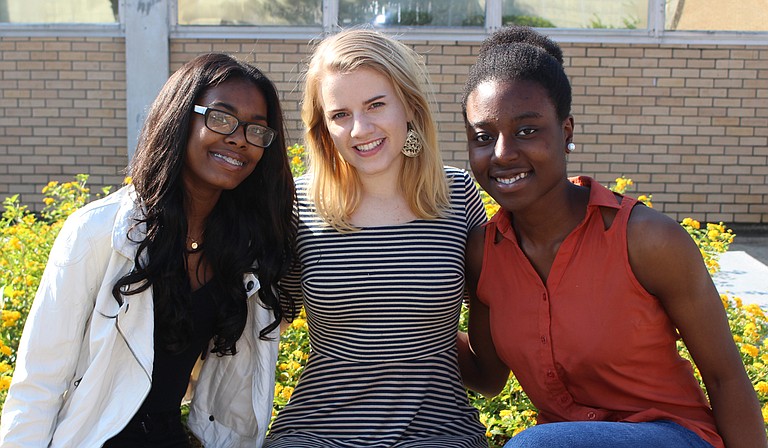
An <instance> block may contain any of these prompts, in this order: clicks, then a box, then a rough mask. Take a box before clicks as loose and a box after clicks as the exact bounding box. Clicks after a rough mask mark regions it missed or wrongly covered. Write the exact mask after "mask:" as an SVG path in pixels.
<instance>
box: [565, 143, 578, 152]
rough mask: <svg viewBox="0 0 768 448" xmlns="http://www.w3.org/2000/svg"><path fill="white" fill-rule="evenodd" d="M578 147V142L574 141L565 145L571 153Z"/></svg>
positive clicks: (566, 149)
mask: <svg viewBox="0 0 768 448" xmlns="http://www.w3.org/2000/svg"><path fill="white" fill-rule="evenodd" d="M575 149H576V144H575V143H573V142H570V143H568V146H566V147H565V152H567V153H571V152H573V151H574V150H575Z"/></svg>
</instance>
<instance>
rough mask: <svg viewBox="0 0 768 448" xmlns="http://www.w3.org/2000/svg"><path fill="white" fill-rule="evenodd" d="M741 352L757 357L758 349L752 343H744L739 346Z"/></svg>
mask: <svg viewBox="0 0 768 448" xmlns="http://www.w3.org/2000/svg"><path fill="white" fill-rule="evenodd" d="M741 352H742V353H745V354H747V355H749V356H751V357H753V358H757V355H758V350H757V347H755V346H754V345H752V344H744V345H742V346H741Z"/></svg>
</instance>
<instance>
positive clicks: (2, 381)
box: [0, 375, 11, 391]
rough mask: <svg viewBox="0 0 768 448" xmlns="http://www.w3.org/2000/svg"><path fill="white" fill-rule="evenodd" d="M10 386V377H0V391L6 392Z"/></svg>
mask: <svg viewBox="0 0 768 448" xmlns="http://www.w3.org/2000/svg"><path fill="white" fill-rule="evenodd" d="M10 385H11V377H9V376H5V375H3V376H1V377H0V391H3V390H8V387H10Z"/></svg>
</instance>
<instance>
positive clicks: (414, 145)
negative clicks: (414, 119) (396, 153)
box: [400, 123, 422, 157]
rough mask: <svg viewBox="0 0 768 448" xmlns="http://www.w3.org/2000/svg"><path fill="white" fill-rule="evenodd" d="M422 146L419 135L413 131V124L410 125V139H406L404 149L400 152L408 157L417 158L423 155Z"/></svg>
mask: <svg viewBox="0 0 768 448" xmlns="http://www.w3.org/2000/svg"><path fill="white" fill-rule="evenodd" d="M421 149H422V144H421V138H419V134H417V133H416V131H414V130H413V128H412V127H411V124H410V123H408V137H406V139H405V144H404V145H403V149H401V150H400V152H402V153H403V154H404V155H406V156H407V157H416V156H418V155H419V154H421Z"/></svg>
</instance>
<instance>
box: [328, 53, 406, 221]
mask: <svg viewBox="0 0 768 448" xmlns="http://www.w3.org/2000/svg"><path fill="white" fill-rule="evenodd" d="M320 86H321V88H320V89H321V101H322V104H323V110H324V116H325V124H326V126H327V128H328V132H329V133H330V135H331V138H332V139H333V142H334V145H335V146H336V148H337V149H338V151H339V153H340V154H341V156H342V157H343V158H344V160H345V161H347V163H349V164H350V165H352V166H353V167H354V168H355V170H356V171H357V174H358V176H359V178H360V182H361V184H362V197H361V200H360V203H359V204H358V206H357V208H355V210H354V211H353V212H352V214H351V215H350V223H351V224H352V225H355V226H359V227H367V226H381V225H394V224H401V223H404V222H408V221H413V220H414V219H416V215H415V214H414V213H413V211H412V210H411V208H410V207H409V206H408V202H407V200H406V197H405V194H404V192H403V190H402V188H401V186H400V182H399V176H400V170H401V167H402V159H403V157H404V156H403V155H402V153H401V151H400V150H401V149H402V147H403V144H404V143H405V138H406V135H407V131H408V128H407V123H408V121H409V120H410V117H411V115H412V113H411V111H410V110H408V108H406V106H405V105H404V104H403V102H402V101H400V99H399V98H398V96H397V94H396V92H395V89H394V86H393V85H392V82H391V81H390V80H389V79H388V78H387V77H385V76H384V75H382V74H381V73H379V72H376V71H374V70H372V69H369V68H360V69H357V70H354V71H352V72H349V73H338V72H328V73H325V74H323V77H322V79H321V83H320Z"/></svg>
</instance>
